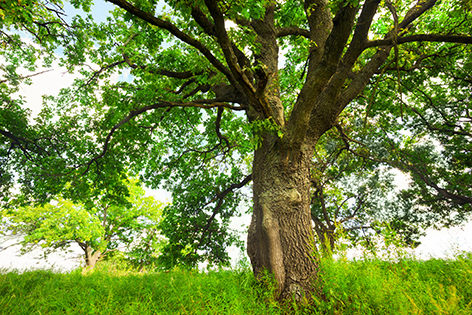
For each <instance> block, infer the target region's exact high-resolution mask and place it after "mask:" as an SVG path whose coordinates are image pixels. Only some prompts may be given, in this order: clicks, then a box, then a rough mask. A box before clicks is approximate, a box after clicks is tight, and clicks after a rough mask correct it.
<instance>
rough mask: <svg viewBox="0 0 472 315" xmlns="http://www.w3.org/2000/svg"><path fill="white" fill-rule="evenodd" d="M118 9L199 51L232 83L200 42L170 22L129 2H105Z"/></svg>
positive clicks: (226, 69) (222, 68) (231, 77)
mask: <svg viewBox="0 0 472 315" xmlns="http://www.w3.org/2000/svg"><path fill="white" fill-rule="evenodd" d="M107 1H109V2H111V3H113V4H115V5H117V6H119V7H120V8H122V9H124V10H125V11H127V12H128V13H130V14H132V15H134V16H136V17H138V18H140V19H142V20H143V21H146V22H148V23H150V24H152V25H154V26H157V27H159V28H162V29H165V30H167V31H169V32H170V33H171V34H172V35H174V36H175V37H177V38H178V39H180V40H181V41H183V42H185V43H187V44H189V45H190V46H192V47H195V48H196V49H198V51H200V52H201V53H202V54H203V55H204V56H205V57H206V58H207V60H208V61H209V62H210V63H211V64H212V65H213V66H214V67H215V68H216V69H218V71H220V72H221V73H223V74H224V75H225V76H226V77H227V78H228V80H229V81H230V82H234V78H233V76H232V73H231V71H230V70H229V69H228V68H226V67H225V66H224V65H223V64H222V63H221V62H220V61H219V60H218V59H217V58H216V57H215V56H214V55H213V54H212V53H211V51H210V50H209V49H208V48H207V47H206V46H205V45H203V44H202V43H201V42H200V41H198V40H196V39H194V38H193V37H191V36H189V35H188V34H186V33H184V32H182V31H181V30H180V29H178V28H177V26H175V25H174V24H172V23H171V22H168V21H165V20H163V19H160V18H157V17H155V16H153V15H151V14H149V13H147V12H144V11H142V10H141V9H138V8H137V7H135V6H134V5H132V4H130V3H129V2H127V1H125V0H107Z"/></svg>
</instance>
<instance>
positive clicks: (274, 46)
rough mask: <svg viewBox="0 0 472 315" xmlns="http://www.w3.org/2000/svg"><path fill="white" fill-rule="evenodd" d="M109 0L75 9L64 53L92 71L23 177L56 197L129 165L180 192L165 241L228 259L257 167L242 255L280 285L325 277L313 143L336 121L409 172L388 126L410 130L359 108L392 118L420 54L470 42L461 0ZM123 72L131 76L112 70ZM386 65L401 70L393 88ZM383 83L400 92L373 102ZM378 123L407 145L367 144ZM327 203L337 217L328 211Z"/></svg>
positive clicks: (343, 131) (58, 106)
mask: <svg viewBox="0 0 472 315" xmlns="http://www.w3.org/2000/svg"><path fill="white" fill-rule="evenodd" d="M109 2H111V3H113V4H114V5H116V7H117V9H116V10H114V11H113V12H112V15H111V17H110V18H109V20H108V21H107V22H106V23H100V24H97V23H94V22H93V20H92V19H91V18H90V17H85V18H82V17H77V18H76V19H75V20H74V23H73V26H74V29H82V30H85V32H86V34H87V36H83V37H82V38H83V39H84V40H82V41H77V42H75V43H74V45H72V46H69V47H67V49H65V59H64V62H66V63H68V64H69V66H70V67H71V68H72V67H81V73H82V74H83V77H82V78H80V79H78V80H77V82H76V84H75V85H74V86H72V87H71V88H69V89H67V90H64V91H63V92H62V93H61V94H60V95H59V96H58V97H56V98H52V97H51V98H50V101H49V102H48V103H47V104H46V106H45V108H44V109H43V111H42V113H41V115H40V116H39V118H38V120H37V125H36V128H38V129H41V138H38V139H37V142H36V143H37V144H38V146H40V147H41V148H43V149H44V150H45V152H48V153H45V154H43V155H41V156H40V157H39V159H37V160H35V161H32V160H27V159H25V160H21V163H22V167H23V172H24V173H23V174H24V176H23V177H21V178H20V180H22V183H23V188H24V189H25V190H27V191H30V192H34V193H35V194H42V195H47V193H46V192H48V191H51V190H52V191H54V190H57V189H58V187H60V186H61V185H62V184H63V183H65V182H71V183H72V185H73V186H74V187H77V190H76V194H80V193H81V192H83V191H86V188H87V187H90V185H95V186H98V187H106V186H107V185H108V184H109V183H110V182H111V181H112V180H113V178H112V177H116V176H119V175H117V174H123V173H125V172H127V171H129V169H131V170H133V171H134V172H136V173H140V175H141V176H142V178H143V179H145V180H146V181H147V182H148V183H151V184H153V185H155V186H157V185H159V184H161V183H163V184H164V186H165V187H167V188H169V189H171V190H172V191H173V198H174V200H173V205H172V206H170V207H168V209H167V213H166V222H165V223H164V225H163V229H164V231H165V232H166V235H167V236H168V237H169V241H170V245H172V244H174V245H178V246H173V247H172V246H171V248H169V253H170V256H171V257H174V258H175V257H177V258H179V259H184V260H185V259H188V260H190V262H194V261H195V259H196V258H195V257H197V256H198V255H201V254H202V253H204V254H205V253H206V254H205V255H206V256H205V257H206V258H208V259H210V260H218V259H222V258H223V259H224V258H225V257H224V253H223V252H221V248H222V247H224V246H225V245H226V244H227V241H228V237H227V236H225V231H226V227H227V225H228V222H229V220H230V218H231V217H232V216H233V215H234V214H235V213H237V205H238V204H239V198H240V194H239V193H238V192H237V189H239V188H241V187H243V186H244V185H246V184H247V183H249V182H251V180H252V184H253V185H252V190H253V195H252V201H253V206H252V207H251V209H252V221H251V224H250V226H249V231H248V241H247V252H248V255H249V257H250V259H251V263H252V266H253V269H254V273H255V275H256V276H257V277H259V276H260V275H262V273H263V271H264V270H265V269H267V270H269V271H270V272H272V273H273V274H274V276H275V279H276V280H277V282H278V285H279V293H281V294H282V296H288V295H290V294H292V293H297V294H298V293H301V292H302V291H305V292H310V291H311V290H312V283H313V281H314V280H315V279H316V277H317V270H318V263H317V260H316V256H315V255H313V250H314V248H315V246H313V245H314V244H313V242H314V231H313V228H312V217H313V219H314V217H316V211H314V210H316V209H314V208H313V206H312V203H313V202H314V201H313V198H312V197H313V196H314V195H316V193H317V191H318V192H319V189H320V185H319V183H318V184H317V183H316V176H315V177H314V179H315V180H313V177H312V175H316V174H313V172H315V173H316V171H315V170H317V169H323V168H322V167H320V165H316V163H318V162H319V161H318V160H317V159H314V152H315V151H316V150H317V149H316V148H317V144H318V143H319V142H320V141H324V143H326V142H327V141H325V140H323V137H324V136H326V135H327V132H328V131H330V130H331V129H332V128H333V127H336V130H338V134H339V137H338V139H339V140H340V141H342V142H343V143H344V144H345V149H343V150H347V151H349V152H350V153H352V154H355V156H357V157H360V158H362V159H364V160H367V159H369V161H371V162H372V163H373V162H376V163H390V165H394V166H395V167H398V168H400V169H402V170H406V171H411V170H414V169H415V168H414V167H415V166H414V164H415V163H414V162H416V161H418V159H417V158H415V157H416V156H418V154H416V153H415V154H416V155H415V154H413V153H410V152H408V151H407V150H404V151H401V150H400V149H403V147H402V146H401V145H399V143H398V141H397V140H398V137H400V136H398V137H397V138H393V139H390V138H389V136H390V135H391V133H392V132H397V133H398V132H401V128H400V127H398V126H396V127H395V128H392V129H389V130H387V131H386V132H385V133H384V134H382V133H381V132H378V134H376V133H375V132H376V129H375V127H374V128H372V126H371V129H373V130H372V132H370V133H369V134H367V135H366V134H365V132H364V131H363V129H362V128H361V126H363V125H365V122H364V123H363V122H361V123H359V119H358V118H361V121H362V118H365V119H364V121H366V118H369V121H371V122H372V121H373V122H383V125H386V123H385V121H388V120H391V122H392V125H394V124H393V123H394V122H395V123H396V120H397V118H398V119H401V118H403V116H404V115H405V116H406V108H407V105H408V104H403V103H405V102H404V99H403V98H402V96H401V95H402V94H403V93H404V91H402V89H401V88H400V87H399V86H401V85H402V84H404V83H403V82H404V81H403V80H404V79H403V78H404V77H406V76H409V75H412V77H414V78H416V80H419V78H421V77H422V75H423V77H424V78H427V76H428V73H426V74H423V72H422V73H420V75H417V73H416V72H415V67H416V68H418V69H419V68H420V66H421V65H422V64H423V61H425V60H426V61H428V60H429V59H431V60H435V61H437V64H438V65H439V69H441V68H442V67H443V66H444V65H442V64H441V60H443V58H434V55H435V53H439V52H448V51H453V49H455V48H457V47H462V49H464V50H467V49H468V48H466V46H465V45H466V44H470V43H472V36H470V29H471V25H472V24H471V15H470V13H469V12H468V11H467V10H466V9H465V8H466V4H462V3H459V2H455V1H444V2H442V3H438V2H437V1H436V0H425V1H418V2H409V1H405V2H402V1H398V2H395V3H392V2H391V1H385V2H380V1H377V0H367V1H365V2H361V3H359V2H356V1H332V2H328V1H324V0H306V1H285V2H278V1H256V0H254V1H245V2H243V1H216V0H205V1H170V0H169V1H167V2H166V6H167V8H165V9H163V8H162V7H161V6H159V9H157V8H158V6H157V3H156V1H144V0H136V1H126V0H109ZM74 3H75V4H81V5H83V6H84V7H85V8H87V6H88V1H85V0H83V1H74ZM407 53H408V54H407ZM282 55H283V56H284V58H280V56H282ZM463 56H464V58H463V59H464V60H462V61H461V59H454V60H455V62H456V63H457V64H458V68H461V65H463V64H464V63H467V62H468V57H467V55H463ZM443 61H444V60H443ZM87 63H88V65H87V66H84V64H87ZM446 68H447V69H450V70H452V71H453V70H454V69H452V68H451V67H446ZM125 70H129V71H131V74H132V76H133V78H132V79H128V80H126V79H124V77H123V80H121V81H119V82H117V83H116V82H114V81H112V80H111V79H110V76H111V74H113V73H116V72H118V73H121V74H126V72H125ZM405 70H409V71H405ZM392 71H393V74H396V76H392V74H391V73H392ZM438 71H439V72H438V73H440V72H441V70H438ZM429 75H433V74H429ZM386 77H388V78H396V79H395V80H393V83H391V84H390V86H389V85H387V84H384V83H383V82H384V81H383V78H386ZM423 80H424V79H423ZM384 86H385V87H389V88H392V86H393V89H392V91H391V94H389V95H399V97H398V98H399V100H398V101H397V100H396V101H395V102H387V100H388V98H385V99H382V100H381V101H378V104H377V99H376V98H375V95H376V93H378V92H377V90H378V89H382V88H384ZM374 100H375V102H374ZM377 105H378V106H377ZM408 106H409V105H408ZM467 106H470V105H467ZM416 110H417V111H418V112H419V113H420V114H421V110H419V109H416ZM411 111H413V110H411ZM411 111H410V114H411ZM375 113H380V114H379V115H377V116H374V114H375ZM420 114H419V117H422V116H421V115H420ZM423 117H424V115H423ZM469 118H470V115H469ZM423 122H424V124H426V126H428V127H429V128H430V129H433V130H434V128H437V127H436V125H435V123H434V122H433V121H430V120H427V117H425V119H424V120H423ZM424 124H423V125H424ZM369 125H370V124H369ZM352 126H354V127H356V126H357V128H358V129H357V131H356V129H355V128H354V127H353V128H351V129H350V127H352ZM415 126H416V125H415ZM452 129H454V127H452ZM351 130H352V131H353V132H354V133H355V132H358V133H359V134H360V136H359V137H361V138H362V139H356V138H355V137H354V136H352V135H351V136H350V134H349V132H348V131H351ZM382 130H384V129H382ZM363 132H364V133H363ZM379 134H380V135H379ZM380 136H385V137H384V138H385V139H386V142H385V144H389V145H392V148H396V149H398V150H393V149H392V150H393V151H392V152H393V153H394V154H392V155H390V156H388V158H386V156H385V155H379V154H371V153H372V151H375V150H373V148H377V149H378V148H379V147H380V146H379V145H378V144H377V145H376V141H375V140H376V139H379V138H380ZM361 140H364V141H361ZM367 140H369V141H367ZM395 141H397V142H395ZM364 142H367V143H364ZM354 144H357V145H359V146H361V147H359V148H356V146H355V145H354ZM362 144H365V146H364V147H366V146H367V148H370V149H369V150H367V149H365V148H364V149H363V148H362ZM368 145H370V147H368ZM384 147H387V148H388V146H387V145H384ZM377 151H378V152H383V151H384V150H380V149H379V150H377ZM430 151H431V150H429V151H428V152H430ZM316 152H319V150H317V151H316ZM378 152H377V153H378ZM418 152H421V150H420V151H418ZM418 152H417V153H418ZM419 155H420V156H421V154H419ZM400 156H401V159H400V158H399V157H400ZM408 158H411V160H408ZM377 165H378V164H377ZM412 165H413V166H412ZM431 165H432V164H431ZM435 165H437V164H435ZM128 168H129V169H128ZM48 172H49V173H48ZM341 173H342V168H341ZM47 174H49V176H48V175H47ZM51 174H52V176H51ZM84 174H94V175H93V176H92V175H90V176H83V175H84ZM59 175H63V176H59ZM421 175H423V176H424V172H423V171H421V170H419V171H418V172H417V177H418V176H421ZM428 178H429V177H428ZM437 178H441V176H438V177H437ZM420 179H421V178H420ZM423 182H424V183H425V184H426V185H429V186H428V187H432V188H435V187H434V186H431V183H433V182H432V180H429V181H428V179H426V180H423ZM433 184H434V183H433ZM439 184H440V183H437V184H436V186H438V185H439ZM438 187H439V186H438ZM440 189H441V188H440ZM425 190H427V189H425ZM462 194H463V195H464V194H466V195H467V194H470V191H467V190H465V191H462ZM318 195H319V194H318ZM443 195H444V197H445V198H449V200H452V199H453V197H454V195H457V194H455V193H453V194H452V195H451V194H449V195H447V194H443ZM466 197H467V196H466ZM467 198H469V199H470V196H469V197H467ZM467 198H466V199H463V200H465V201H467V200H469V199H467ZM466 203H470V201H467V202H466ZM320 207H321V209H322V208H323V207H322V206H320ZM315 208H316V207H315ZM325 208H326V207H325ZM312 210H313V211H312ZM318 213H319V214H320V215H322V216H324V219H326V222H329V220H330V219H329V218H327V217H326V215H327V214H328V212H326V211H324V212H323V209H322V211H318ZM334 213H335V214H336V211H334ZM348 216H349V215H348ZM318 219H319V218H318ZM334 220H335V221H336V220H337V218H336V217H334ZM314 221H315V223H316V220H314ZM318 227H320V225H318ZM328 228H329V227H328ZM317 232H318V231H317ZM172 249H177V251H175V252H172ZM179 255H180V256H179Z"/></svg>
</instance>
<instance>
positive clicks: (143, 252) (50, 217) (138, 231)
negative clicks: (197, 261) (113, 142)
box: [2, 179, 163, 264]
mask: <svg viewBox="0 0 472 315" xmlns="http://www.w3.org/2000/svg"><path fill="white" fill-rule="evenodd" d="M128 190H129V193H130V195H129V196H128V197H127V198H126V199H127V203H126V204H122V205H116V204H113V203H112V202H111V201H110V200H109V199H107V195H106V194H105V193H104V194H102V196H101V197H102V198H100V199H98V200H93V201H88V202H83V203H73V202H72V201H70V200H67V199H62V198H60V197H59V198H58V200H57V201H55V202H51V203H48V204H45V205H40V206H24V207H18V208H14V209H7V210H2V213H4V217H5V220H4V224H5V225H6V227H5V230H6V233H7V234H10V235H12V234H13V235H16V236H19V237H21V239H20V241H19V244H21V245H22V250H21V251H22V252H23V253H27V252H29V251H31V250H32V249H33V248H35V247H42V248H44V255H45V256H46V255H48V254H49V253H51V252H53V251H58V250H59V251H63V250H67V249H68V248H69V247H70V245H71V244H78V245H79V246H80V248H81V249H82V250H83V251H84V253H85V256H84V257H85V259H86V262H87V260H88V259H91V257H90V255H91V254H93V253H96V252H98V254H97V258H99V257H100V256H105V255H107V254H108V253H109V252H110V251H115V250H117V249H118V248H119V247H120V246H125V247H126V248H128V250H129V251H130V252H131V254H130V255H131V256H133V257H134V258H135V259H137V260H138V261H139V263H140V264H147V263H150V261H149V260H150V259H151V257H152V255H155V254H156V253H155V251H158V250H159V246H160V244H161V243H162V242H163V240H162V237H161V236H159V235H158V233H157V232H156V230H157V227H158V225H159V223H160V221H161V218H162V204H161V203H160V202H158V201H156V200H155V199H154V198H153V197H151V196H148V197H145V196H144V193H145V192H144V189H143V188H142V187H141V186H140V185H139V183H138V182H137V180H135V179H131V180H129V184H128ZM151 235H152V236H153V237H152V238H150V236H151ZM143 244H146V246H147V247H145V248H144V249H143Z"/></svg>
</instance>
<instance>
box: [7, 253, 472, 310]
mask: <svg viewBox="0 0 472 315" xmlns="http://www.w3.org/2000/svg"><path fill="white" fill-rule="evenodd" d="M319 284H323V292H324V298H323V299H322V298H320V297H318V298H315V301H312V304H311V306H308V307H304V308H299V307H298V306H296V305H292V309H291V311H290V313H294V314H316V313H318V314H363V315H364V314H472V255H468V256H461V257H457V258H456V259H454V260H439V259H433V260H428V261H417V260H414V259H404V260H401V261H400V262H386V261H381V260H376V259H370V260H363V261H348V260H343V259H341V260H337V261H332V260H323V264H322V271H321V278H320V282H319ZM286 312H288V311H287V309H286V308H285V310H284V309H282V307H281V306H280V305H279V304H278V303H277V302H276V301H274V299H273V298H272V293H271V292H270V290H267V289H265V290H263V289H261V287H260V286H259V285H257V284H255V281H254V280H253V277H252V275H251V273H250V272H249V271H248V270H247V269H246V270H243V271H241V270H238V271H224V270H220V271H210V272H208V273H204V272H197V271H182V270H173V271H171V272H169V273H153V272H147V273H137V272H132V271H127V272H123V271H117V270H116V269H110V268H108V269H106V268H102V269H101V270H95V271H93V272H89V273H88V274H85V275H83V274H82V272H81V271H80V270H77V271H74V272H71V273H67V274H61V273H55V272H52V271H44V270H37V271H27V272H24V273H20V272H17V271H9V272H7V271H4V272H0V314H12V315H13V314H28V315H30V314H284V313H286Z"/></svg>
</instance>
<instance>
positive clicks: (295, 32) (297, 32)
mask: <svg viewBox="0 0 472 315" xmlns="http://www.w3.org/2000/svg"><path fill="white" fill-rule="evenodd" d="M290 35H292V36H302V37H305V38H308V39H310V31H308V30H305V29H303V28H299V27H295V26H290V27H281V28H277V29H275V36H277V38H280V37H285V36H290Z"/></svg>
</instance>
